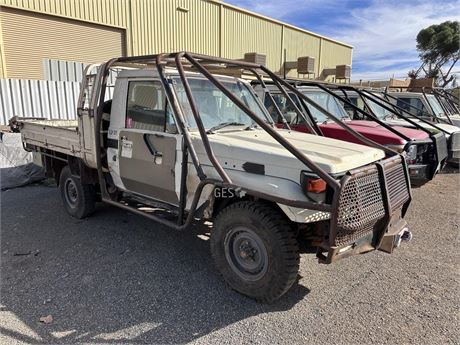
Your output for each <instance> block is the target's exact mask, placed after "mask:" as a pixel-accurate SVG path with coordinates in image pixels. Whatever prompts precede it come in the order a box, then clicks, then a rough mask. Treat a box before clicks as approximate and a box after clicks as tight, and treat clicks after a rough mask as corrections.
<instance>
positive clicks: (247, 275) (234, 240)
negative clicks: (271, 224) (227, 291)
mask: <svg viewBox="0 0 460 345" xmlns="http://www.w3.org/2000/svg"><path fill="white" fill-rule="evenodd" d="M224 248H225V257H226V259H227V262H228V264H229V265H230V268H231V269H232V271H233V272H235V273H236V274H237V275H238V276H239V277H241V278H243V279H244V280H250V281H256V280H259V279H261V278H262V277H263V276H264V275H265V273H266V272H267V270H268V253H267V248H266V247H265V244H264V243H263V241H262V239H261V238H260V237H259V235H257V234H256V233H255V232H254V231H253V230H251V229H249V228H247V227H244V226H240V227H236V228H234V229H232V230H231V231H229V232H228V233H227V235H226V236H225V241H224Z"/></svg>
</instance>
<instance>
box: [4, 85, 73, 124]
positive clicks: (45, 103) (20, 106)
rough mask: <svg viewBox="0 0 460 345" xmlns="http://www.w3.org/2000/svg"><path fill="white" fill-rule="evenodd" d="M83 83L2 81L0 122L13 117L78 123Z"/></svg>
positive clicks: (5, 121) (6, 121)
mask: <svg viewBox="0 0 460 345" xmlns="http://www.w3.org/2000/svg"><path fill="white" fill-rule="evenodd" d="M79 92H80V83H77V82H64V81H60V82H58V81H49V80H25V79H0V112H1V114H0V121H1V124H2V125H6V124H7V123H8V120H9V119H10V118H11V117H13V116H15V115H16V116H27V117H29V116H32V115H33V116H34V117H45V118H47V119H66V120H69V119H75V118H76V111H77V100H78V95H79Z"/></svg>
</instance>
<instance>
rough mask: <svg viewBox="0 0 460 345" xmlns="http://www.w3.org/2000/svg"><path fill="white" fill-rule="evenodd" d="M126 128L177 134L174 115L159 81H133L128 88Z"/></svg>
mask: <svg viewBox="0 0 460 345" xmlns="http://www.w3.org/2000/svg"><path fill="white" fill-rule="evenodd" d="M125 125H126V128H134V129H143V130H148V131H153V132H175V125H174V120H173V117H172V113H171V111H170V109H169V107H168V111H167V105H166V95H165V92H164V90H163V86H162V85H161V83H160V82H159V81H131V82H129V86H128V102H127V109H126V124H125Z"/></svg>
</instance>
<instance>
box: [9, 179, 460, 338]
mask: <svg viewBox="0 0 460 345" xmlns="http://www.w3.org/2000/svg"><path fill="white" fill-rule="evenodd" d="M459 176H460V175H459V174H458V173H456V172H454V171H453V170H451V171H448V172H446V173H444V174H442V175H439V176H437V178H436V179H435V180H434V181H432V182H431V183H429V184H427V185H425V186H423V187H421V188H418V189H414V190H413V196H414V200H413V203H412V205H411V208H410V210H409V213H408V215H407V220H408V222H409V224H410V227H411V230H412V231H413V234H414V239H413V240H412V241H411V242H410V243H407V244H403V246H402V247H401V248H399V249H398V250H397V251H396V252H395V253H394V254H393V255H388V254H385V253H382V252H373V253H370V254H367V255H362V256H357V257H353V258H349V259H346V260H343V261H340V262H338V263H336V264H333V265H327V266H326V265H319V264H317V261H316V259H315V257H314V255H307V254H305V255H302V258H301V270H300V275H301V276H302V278H301V279H300V281H299V282H298V284H296V285H295V286H294V287H293V288H292V289H291V290H290V291H289V292H288V294H287V295H285V296H283V298H282V299H281V300H279V301H278V302H277V303H275V304H273V305H263V304H258V303H256V302H254V301H252V300H250V299H248V298H245V297H243V296H241V295H239V294H238V293H236V292H233V291H231V290H230V289H228V288H227V287H226V285H225V284H224V283H223V281H222V280H221V278H220V277H219V274H218V272H217V271H216V269H215V268H214V266H213V263H212V261H211V258H210V253H209V241H208V237H207V235H206V232H207V230H206V228H205V227H204V226H202V225H197V226H194V227H193V229H192V230H191V231H187V232H183V233H179V232H175V231H173V230H170V229H167V228H165V227H162V226H160V225H158V224H156V223H153V222H151V221H149V220H147V219H144V218H142V217H140V216H136V215H132V214H129V213H126V212H124V211H121V210H119V209H116V208H113V207H109V206H106V205H100V206H99V207H98V211H97V213H96V214H95V215H94V216H93V217H91V218H89V219H86V220H76V219H73V218H71V217H70V216H68V215H67V214H66V213H65V211H64V209H63V207H62V205H61V202H60V199H59V195H58V193H57V189H56V188H55V187H53V186H49V185H33V186H28V187H23V188H17V189H12V190H8V191H4V192H1V303H0V307H1V309H0V343H1V344H5V345H6V344H19V343H27V344H39V343H53V344H63V343H66V344H67V343H91V344H94V343H96V344H102V343H104V344H105V343H107V344H116V343H124V344H126V343H130V344H137V343H148V344H156V343H158V344H159V343H161V344H176V343H188V342H192V343H197V344H211V343H246V344H248V343H257V344H259V343H260V344H262V343H283V344H284V343H286V344H291V343H303V344H370V343H379V344H449V343H450V344H458V343H459V342H460V331H459V312H458V311H459V309H458V306H459V296H460V294H459V286H460V285H459V280H460V277H459V256H460V255H459V250H458V245H459V227H460V211H459V210H460V196H459V194H460V183H459V182H460V179H459ZM48 315H51V316H52V322H51V323H49V324H46V323H43V322H40V318H41V317H44V316H48ZM48 321H51V320H48Z"/></svg>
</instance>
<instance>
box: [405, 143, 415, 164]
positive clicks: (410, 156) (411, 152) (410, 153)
mask: <svg viewBox="0 0 460 345" xmlns="http://www.w3.org/2000/svg"><path fill="white" fill-rule="evenodd" d="M406 162H407V163H408V164H414V163H416V162H417V145H411V146H409V148H408V149H407V151H406Z"/></svg>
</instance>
